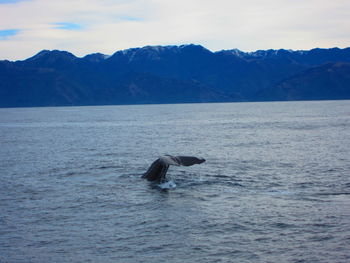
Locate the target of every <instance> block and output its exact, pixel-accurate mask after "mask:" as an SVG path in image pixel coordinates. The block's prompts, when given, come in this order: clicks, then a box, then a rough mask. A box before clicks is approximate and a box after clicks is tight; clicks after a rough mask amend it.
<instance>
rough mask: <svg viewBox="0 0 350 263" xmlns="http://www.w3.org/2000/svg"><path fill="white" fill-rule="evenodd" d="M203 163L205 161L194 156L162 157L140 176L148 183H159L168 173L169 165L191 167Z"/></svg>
mask: <svg viewBox="0 0 350 263" xmlns="http://www.w3.org/2000/svg"><path fill="white" fill-rule="evenodd" d="M203 162H205V159H203V158H197V157H194V156H172V155H164V156H162V157H160V158H158V159H157V160H155V161H154V162H153V163H152V164H151V166H150V167H149V168H148V170H147V172H146V173H144V174H143V175H142V178H146V179H147V180H148V181H155V182H159V183H161V182H164V181H165V175H166V173H167V171H168V168H169V165H176V166H191V165H194V164H201V163H203Z"/></svg>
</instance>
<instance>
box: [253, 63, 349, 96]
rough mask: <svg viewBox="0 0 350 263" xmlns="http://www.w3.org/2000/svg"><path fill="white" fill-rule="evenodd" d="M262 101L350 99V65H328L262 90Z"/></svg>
mask: <svg viewBox="0 0 350 263" xmlns="http://www.w3.org/2000/svg"><path fill="white" fill-rule="evenodd" d="M256 98H258V99H260V100H326V99H331V100H337V99H350V63H341V62H337V63H327V64H324V65H322V66H317V67H313V68H310V69H307V70H305V71H302V72H300V73H298V74H296V75H294V76H292V77H290V78H288V79H285V80H283V81H281V82H280V83H278V84H277V85H275V86H273V87H271V88H267V89H264V90H261V91H259V92H258V93H257V95H256Z"/></svg>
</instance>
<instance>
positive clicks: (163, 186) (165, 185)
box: [158, 180, 176, 189]
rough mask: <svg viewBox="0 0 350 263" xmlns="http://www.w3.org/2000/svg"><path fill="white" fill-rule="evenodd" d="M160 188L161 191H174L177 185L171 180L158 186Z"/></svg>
mask: <svg viewBox="0 0 350 263" xmlns="http://www.w3.org/2000/svg"><path fill="white" fill-rule="evenodd" d="M158 187H159V188H161V189H174V188H176V184H175V182H174V181H172V180H170V181H167V182H165V183H162V184H158Z"/></svg>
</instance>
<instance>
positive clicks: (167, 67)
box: [0, 45, 350, 107]
mask: <svg viewBox="0 0 350 263" xmlns="http://www.w3.org/2000/svg"><path fill="white" fill-rule="evenodd" d="M349 63H350V48H346V49H338V48H332V49H313V50H310V51H291V50H283V49H282V50H259V51H256V52H248V53H245V52H242V51H239V50H236V49H235V50H223V51H219V52H211V51H209V50H207V49H205V48H204V47H202V46H199V45H182V46H147V47H143V48H134V49H128V50H123V51H118V52H116V53H114V54H113V55H111V56H107V55H104V54H100V53H96V54H90V55H87V56H85V57H83V58H78V57H76V56H74V55H73V54H71V53H69V52H66V51H58V50H53V51H48V50H43V51H41V52H39V53H38V54H37V55H35V56H33V57H31V58H29V59H27V60H23V61H16V62H10V61H0V107H20V106H56V105H102V104H140V103H181V102H222V101H225V102H227V101H260V100H315V99H349V98H350V86H349V78H350V77H349V76H350V67H349V65H350V64H349Z"/></svg>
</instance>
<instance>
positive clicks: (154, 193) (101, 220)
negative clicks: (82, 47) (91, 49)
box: [0, 101, 350, 263]
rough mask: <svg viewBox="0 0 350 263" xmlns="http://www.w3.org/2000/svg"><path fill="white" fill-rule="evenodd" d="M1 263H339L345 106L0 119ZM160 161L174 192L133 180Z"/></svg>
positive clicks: (158, 109) (344, 202)
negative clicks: (173, 162)
mask: <svg viewBox="0 0 350 263" xmlns="http://www.w3.org/2000/svg"><path fill="white" fill-rule="evenodd" d="M0 145H1V148H0V164H1V165H0V262H1V263H4V262H11V263H12V262H25V263H31V262H60V263H61V262H102V263H104V262H122V263H137V262H152V263H153V262H170V263H172V262H179V263H183V262H200V263H206V262H240V263H241V262H344V263H347V262H350V101H323V102H283V103H282V102H273V103H223V104H177V105H138V106H103V107H102V106H101V107H54V108H18V109H0ZM163 154H173V155H194V156H198V157H204V158H205V159H206V160H207V162H205V163H204V164H201V165H194V166H191V167H171V168H170V169H169V171H168V175H169V176H170V177H171V178H172V180H173V181H174V182H175V183H176V185H177V187H176V188H175V189H172V190H169V191H161V190H160V189H158V188H157V187H155V186H154V185H152V184H150V183H149V182H147V181H145V180H143V179H141V178H140V176H141V175H142V173H143V172H145V171H146V170H147V168H148V166H149V165H150V164H151V163H152V161H154V160H155V159H156V158H158V157H159V156H160V155H163Z"/></svg>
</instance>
